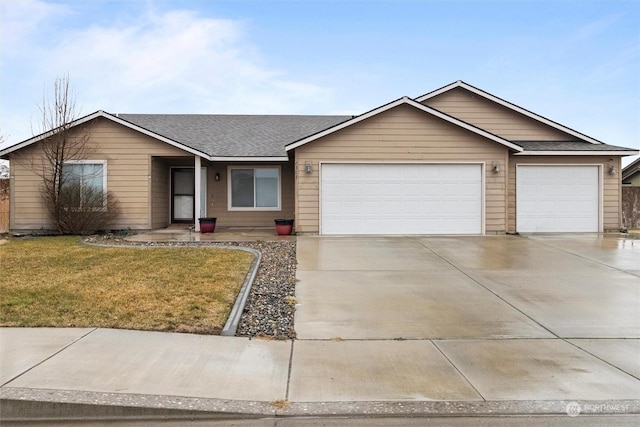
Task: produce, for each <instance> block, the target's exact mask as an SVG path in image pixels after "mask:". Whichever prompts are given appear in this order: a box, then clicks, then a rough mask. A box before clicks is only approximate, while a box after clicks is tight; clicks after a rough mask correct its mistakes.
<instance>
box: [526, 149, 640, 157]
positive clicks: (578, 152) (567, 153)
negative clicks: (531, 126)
mask: <svg viewBox="0 0 640 427" xmlns="http://www.w3.org/2000/svg"><path fill="white" fill-rule="evenodd" d="M638 153H639V151H637V150H629V151H626V150H625V151H617V150H610V151H603V150H599V151H596V150H563V151H560V150H558V151H553V150H551V151H542V150H540V151H523V152H521V153H515V154H514V156H635V155H637V154H638Z"/></svg>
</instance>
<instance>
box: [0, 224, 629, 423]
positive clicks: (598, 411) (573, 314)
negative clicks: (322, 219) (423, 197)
mask: <svg viewBox="0 0 640 427" xmlns="http://www.w3.org/2000/svg"><path fill="white" fill-rule="evenodd" d="M298 252H299V253H298V261H299V265H298V273H299V278H300V283H299V285H298V287H297V289H296V294H297V296H298V301H299V304H300V305H299V309H298V311H297V312H296V330H297V331H298V336H299V339H298V340H295V341H273V340H262V339H247V338H238V337H221V336H202V335H189V334H174V333H160V332H139V331H127V330H111V329H62V328H60V329H48V328H35V329H29V328H0V398H1V399H2V402H1V403H2V407H1V410H2V412H1V413H0V419H2V420H5V421H6V420H7V419H9V420H11V419H17V418H21V417H22V418H24V417H25V416H26V417H28V416H32V417H39V418H47V417H50V418H52V419H58V418H60V417H64V416H66V417H68V418H69V419H71V418H74V417H82V416H86V417H93V416H96V417H99V416H111V417H113V416H117V415H123V414H126V415H128V416H139V415H141V414H155V415H157V416H165V415H172V414H173V415H175V414H182V415H183V416H184V415H185V414H186V415H188V416H194V417H197V416H201V415H206V416H220V417H229V416H242V417H247V416H256V417H260V416H284V417H287V416H337V415H344V416H354V415H355V416H358V415H360V416H361V415H364V416H377V415H384V416H389V415H395V416H438V415H440V416H448V415H457V416H475V415H494V416H495V415H500V414H505V415H521V414H556V415H567V413H568V412H569V413H570V414H571V415H576V414H577V413H578V412H579V413H580V414H582V415H588V414H591V415H594V416H595V415H598V416H600V415H606V414H613V415H618V414H626V415H628V414H640V339H639V338H638V337H639V336H638V331H639V330H640V322H639V321H638V318H639V316H640V314H639V313H638V310H634V309H633V308H634V307H636V308H640V299H639V298H638V292H639V285H640V279H639V278H638V275H639V273H640V271H639V270H638V262H637V261H638V260H639V259H640V258H639V255H640V240H637V241H628V240H626V239H624V238H616V237H615V236H614V237H607V238H603V237H602V236H598V235H588V236H582V237H581V236H572V237H571V238H563V237H562V236H538V237H536V238H535V239H522V238H513V237H509V236H498V237H468V238H444V237H443V238H424V237H423V238H404V239H403V238H395V239H393V238H388V239H387V238H377V239H366V238H357V239H355V238H354V239H349V238H342V239H323V238H311V237H310V238H298ZM516 254H522V255H523V256H516ZM445 277H446V278H447V280H444V281H443V280H441V278H445ZM509 277H515V278H517V281H515V282H513V281H512V280H510V279H509ZM362 281H364V282H366V283H360V282H362ZM378 282H379V283H378ZM365 284H367V286H368V287H366V286H365ZM385 285H386V286H385ZM313 292H316V294H317V295H315V294H313ZM389 292H391V293H389ZM393 294H395V295H396V296H397V298H402V299H396V298H391V297H390V295H393ZM375 298H378V299H379V300H382V301H383V302H384V304H381V303H380V301H377V300H375ZM376 304H378V305H376ZM420 304H426V305H424V306H420ZM345 307H346V310H347V312H348V316H346V315H343V314H340V313H341V312H340V311H327V310H343V311H344V310H345ZM375 307H378V308H375ZM380 307H383V308H384V311H383V310H380V309H379V308H380ZM394 310H395V311H397V313H394ZM384 316H396V319H398V320H397V321H391V320H390V319H392V317H388V318H386V320H385V319H384V318H383V317H384ZM447 316H448V317H447ZM331 322H333V323H331ZM376 322H378V323H379V324H378V323H376ZM394 322H395V323H394ZM372 330H375V332H376V333H379V334H380V336H369V335H366V334H370V333H371V331H372ZM567 419H568V418H567Z"/></svg>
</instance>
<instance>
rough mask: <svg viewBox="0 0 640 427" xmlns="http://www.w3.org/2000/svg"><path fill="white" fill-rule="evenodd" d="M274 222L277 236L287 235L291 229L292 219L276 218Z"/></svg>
mask: <svg viewBox="0 0 640 427" xmlns="http://www.w3.org/2000/svg"><path fill="white" fill-rule="evenodd" d="M275 223H276V233H278V236H288V235H289V234H291V232H292V231H293V220H292V219H276V220H275Z"/></svg>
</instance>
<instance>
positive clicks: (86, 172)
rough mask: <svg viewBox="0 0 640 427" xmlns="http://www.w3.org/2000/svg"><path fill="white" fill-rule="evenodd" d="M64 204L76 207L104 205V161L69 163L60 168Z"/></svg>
mask: <svg viewBox="0 0 640 427" xmlns="http://www.w3.org/2000/svg"><path fill="white" fill-rule="evenodd" d="M62 177H63V182H62V190H63V194H64V197H65V199H66V200H65V204H67V205H68V206H76V207H102V206H104V203H105V197H104V196H105V194H106V174H105V162H104V161H70V162H67V163H65V164H64V166H63V167H62Z"/></svg>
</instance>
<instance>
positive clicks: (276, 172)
mask: <svg viewBox="0 0 640 427" xmlns="http://www.w3.org/2000/svg"><path fill="white" fill-rule="evenodd" d="M230 176H231V179H230V180H229V186H230V189H229V195H230V198H229V210H252V209H255V210H279V209H280V169H279V168H274V167H265V168H245V167H238V168H231V169H230Z"/></svg>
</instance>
